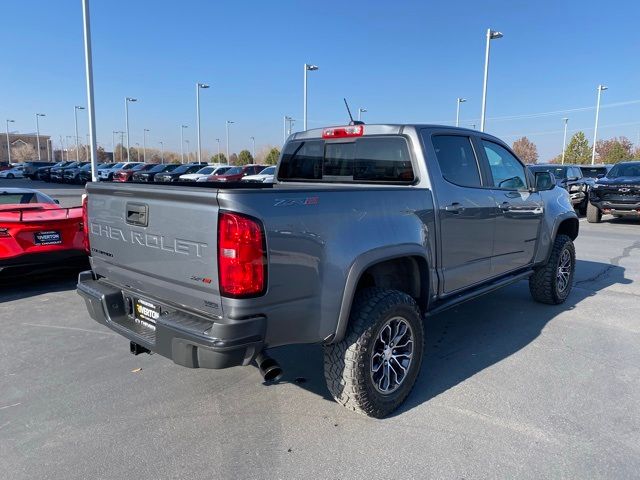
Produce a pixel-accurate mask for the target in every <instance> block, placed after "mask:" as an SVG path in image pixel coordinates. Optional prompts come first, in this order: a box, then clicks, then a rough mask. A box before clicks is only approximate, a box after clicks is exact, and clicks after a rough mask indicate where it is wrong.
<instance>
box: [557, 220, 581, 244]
mask: <svg viewBox="0 0 640 480" xmlns="http://www.w3.org/2000/svg"><path fill="white" fill-rule="evenodd" d="M579 230H580V223H579V221H578V219H577V218H575V217H571V218H566V219H564V220H562V221H561V222H560V223H559V224H558V228H557V229H556V234H555V235H554V236H553V237H554V238H556V237H557V236H558V235H566V236H567V237H569V238H570V239H571V240H572V241H573V240H575V239H576V238H578V232H579Z"/></svg>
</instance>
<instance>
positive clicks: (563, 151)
mask: <svg viewBox="0 0 640 480" xmlns="http://www.w3.org/2000/svg"><path fill="white" fill-rule="evenodd" d="M562 120H563V121H564V138H563V140H562V165H564V153H565V152H566V150H567V124H568V123H569V119H568V118H566V117H565V118H563V119H562Z"/></svg>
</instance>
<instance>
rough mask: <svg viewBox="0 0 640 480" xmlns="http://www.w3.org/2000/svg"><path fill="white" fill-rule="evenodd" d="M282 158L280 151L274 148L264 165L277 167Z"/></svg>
mask: <svg viewBox="0 0 640 480" xmlns="http://www.w3.org/2000/svg"><path fill="white" fill-rule="evenodd" d="M279 158H280V150H279V149H278V148H277V147H273V148H272V149H271V150H269V153H268V154H267V156H266V158H265V159H264V163H266V164H267V165H275V164H276V163H278V159H279Z"/></svg>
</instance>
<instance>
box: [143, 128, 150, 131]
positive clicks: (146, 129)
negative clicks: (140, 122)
mask: <svg viewBox="0 0 640 480" xmlns="http://www.w3.org/2000/svg"><path fill="white" fill-rule="evenodd" d="M143 130H144V131H145V132H150V131H151V130H149V129H148V128H145V129H143Z"/></svg>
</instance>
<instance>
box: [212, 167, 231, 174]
mask: <svg viewBox="0 0 640 480" xmlns="http://www.w3.org/2000/svg"><path fill="white" fill-rule="evenodd" d="M230 169H231V167H218V168H216V169H215V170H214V171H213V174H214V175H222V174H223V173H225V172H228V171H229V170H230Z"/></svg>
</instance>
